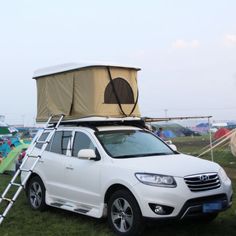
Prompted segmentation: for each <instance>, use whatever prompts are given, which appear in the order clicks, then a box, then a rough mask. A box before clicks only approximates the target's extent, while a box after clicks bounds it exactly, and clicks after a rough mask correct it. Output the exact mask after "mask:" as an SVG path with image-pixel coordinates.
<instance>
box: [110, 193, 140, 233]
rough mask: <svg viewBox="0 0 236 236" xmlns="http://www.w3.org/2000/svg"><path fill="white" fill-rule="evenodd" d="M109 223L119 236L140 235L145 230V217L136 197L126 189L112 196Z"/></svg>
mask: <svg viewBox="0 0 236 236" xmlns="http://www.w3.org/2000/svg"><path fill="white" fill-rule="evenodd" d="M108 223H109V226H110V228H111V229H112V230H113V231H114V232H115V233H116V234H118V235H122V236H131V235H140V234H141V233H142V231H143V229H144V225H143V217H142V213H141V211H140V208H139V205H138V203H137V201H136V199H135V198H134V196H133V195H132V194H131V193H130V192H129V191H128V190H125V189H122V190H118V191H116V192H115V193H113V194H112V196H111V198H110V199H109V201H108Z"/></svg>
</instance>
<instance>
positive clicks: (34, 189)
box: [26, 176, 46, 211]
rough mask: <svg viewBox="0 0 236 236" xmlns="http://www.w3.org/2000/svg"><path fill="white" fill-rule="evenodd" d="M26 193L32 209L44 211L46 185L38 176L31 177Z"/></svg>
mask: <svg viewBox="0 0 236 236" xmlns="http://www.w3.org/2000/svg"><path fill="white" fill-rule="evenodd" d="M26 193H27V198H28V202H29V204H30V206H31V208H32V209H34V210H40V211H42V210H44V209H45V208H46V203H45V187H44V184H43V182H42V180H41V179H40V178H39V177H38V176H35V177H33V178H32V179H30V181H29V184H28V186H27V189H26Z"/></svg>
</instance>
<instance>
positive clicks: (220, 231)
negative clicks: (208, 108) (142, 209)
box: [0, 137, 236, 236]
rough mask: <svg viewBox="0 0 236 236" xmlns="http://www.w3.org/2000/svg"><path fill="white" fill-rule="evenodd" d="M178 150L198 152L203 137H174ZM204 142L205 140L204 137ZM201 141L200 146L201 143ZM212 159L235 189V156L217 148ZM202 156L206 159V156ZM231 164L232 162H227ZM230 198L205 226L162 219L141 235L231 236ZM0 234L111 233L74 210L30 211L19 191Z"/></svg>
mask: <svg viewBox="0 0 236 236" xmlns="http://www.w3.org/2000/svg"><path fill="white" fill-rule="evenodd" d="M173 141H174V143H175V144H177V147H178V149H179V150H180V151H182V152H185V153H197V150H199V149H200V148H201V147H203V146H202V144H203V143H201V142H204V140H202V137H197V138H196V139H192V138H187V139H184V138H181V139H179V140H178V139H175V140H173ZM206 142H208V141H207V140H206ZM200 144H201V145H200ZM214 155H215V161H216V162H219V163H221V164H222V165H223V166H224V167H225V170H226V172H227V173H228V174H229V176H230V178H231V180H232V182H233V188H234V192H235V191H236V166H235V164H234V163H235V162H236V158H235V157H233V156H232V155H231V154H230V152H229V149H228V148H227V147H226V148H225V149H224V150H218V151H217V152H215V153H214ZM204 158H206V159H209V158H210V156H209V155H207V156H205V157H204ZM230 163H231V164H230ZM10 178H11V176H9V175H0V192H2V190H3V189H4V187H5V186H6V185H7V183H8V182H9V180H10ZM235 198H236V197H235V195H234V199H233V206H232V207H231V208H230V209H229V210H227V211H225V212H223V213H221V214H220V215H219V217H218V218H217V219H216V220H215V221H213V222H212V223H210V224H208V225H205V224H203V223H199V222H196V221H187V222H165V223H157V222H155V223H150V224H148V226H147V227H146V229H145V231H144V233H143V235H150V236H152V235H153V236H154V235H160V236H164V235H168V236H170V235H175V236H187V235H191V236H195V235H196V236H199V235H201V236H204V235H205V236H209V235H214V236H222V235H223V236H224V235H225V236H226V235H227V236H231V235H232V236H233V235H236V199H235ZM0 235H1V236H16V235H18V236H21V235H22V236H23V235H32V236H37V235H46V236H59V235H63V236H67V235H85V236H87V235H91V236H93V235H94V236H95V235H96V236H99V235H101V236H102V235H103V236H104V235H113V234H112V233H111V231H110V229H109V228H108V226H107V223H106V220H104V219H102V220H98V219H93V218H90V217H86V216H81V215H78V214H75V213H71V212H67V211H63V210H59V209H56V208H48V209H47V210H46V211H44V212H37V211H33V210H31V208H30V207H29V205H28V204H27V199H26V197H25V194H24V193H21V195H20V197H19V198H18V200H17V202H16V203H15V205H14V206H13V208H12V209H11V211H10V212H9V214H8V217H7V218H6V219H5V220H4V222H3V224H2V225H1V226H0Z"/></svg>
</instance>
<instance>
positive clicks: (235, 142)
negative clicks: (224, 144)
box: [230, 131, 236, 157]
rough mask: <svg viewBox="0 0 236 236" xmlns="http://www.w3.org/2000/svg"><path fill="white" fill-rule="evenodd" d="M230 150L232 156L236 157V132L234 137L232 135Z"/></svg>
mask: <svg viewBox="0 0 236 236" xmlns="http://www.w3.org/2000/svg"><path fill="white" fill-rule="evenodd" d="M230 148H231V152H232V154H233V155H234V156H235V157H236V131H235V132H234V135H232V137H231V140H230Z"/></svg>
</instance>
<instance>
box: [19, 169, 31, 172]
mask: <svg viewBox="0 0 236 236" xmlns="http://www.w3.org/2000/svg"><path fill="white" fill-rule="evenodd" d="M20 171H23V172H33V171H32V170H29V169H21V168H20Z"/></svg>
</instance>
